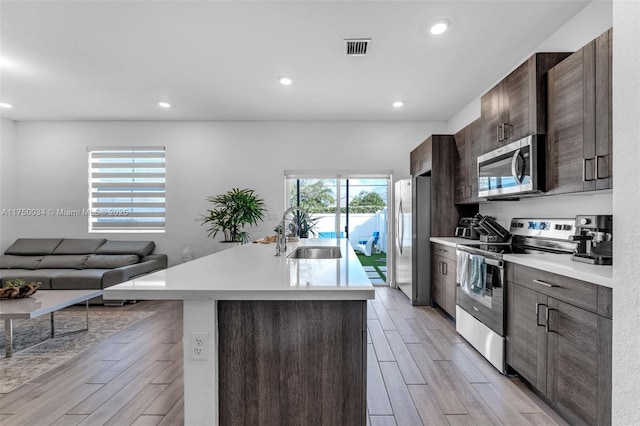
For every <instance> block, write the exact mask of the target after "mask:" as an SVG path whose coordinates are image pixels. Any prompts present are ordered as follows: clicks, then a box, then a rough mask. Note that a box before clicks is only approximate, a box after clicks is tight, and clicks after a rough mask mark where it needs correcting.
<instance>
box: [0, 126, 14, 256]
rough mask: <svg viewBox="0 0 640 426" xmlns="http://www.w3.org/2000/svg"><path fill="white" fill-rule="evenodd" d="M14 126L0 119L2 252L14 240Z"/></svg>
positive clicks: (0, 246) (0, 228) (0, 243)
mask: <svg viewBox="0 0 640 426" xmlns="http://www.w3.org/2000/svg"><path fill="white" fill-rule="evenodd" d="M15 145H16V125H15V123H14V122H13V121H11V120H7V119H6V118H2V119H0V248H2V249H3V250H4V248H5V247H7V246H8V245H9V244H11V243H12V242H13V240H14V239H15V235H16V234H15V218H14V216H12V214H13V212H12V211H11V209H16V208H18V207H19V206H17V205H16V204H15V198H14V194H15V191H14V184H13V182H15V181H16V180H18V179H19V178H18V177H17V176H16V175H15V174H14V171H15V168H14V166H13V159H14V147H15Z"/></svg>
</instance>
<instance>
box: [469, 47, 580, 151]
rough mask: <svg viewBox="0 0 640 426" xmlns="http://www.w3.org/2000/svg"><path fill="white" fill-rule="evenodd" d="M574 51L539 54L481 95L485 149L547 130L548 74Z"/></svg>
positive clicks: (489, 149)
mask: <svg viewBox="0 0 640 426" xmlns="http://www.w3.org/2000/svg"><path fill="white" fill-rule="evenodd" d="M569 55H570V53H536V54H534V55H533V56H531V57H530V58H529V59H527V60H526V61H525V62H524V63H523V64H522V65H520V66H519V67H518V68H516V69H515V70H514V71H513V72H512V73H511V74H509V75H508V76H507V77H506V78H505V79H504V80H502V81H501V82H500V83H498V84H497V85H496V86H495V87H494V88H492V89H491V90H489V92H487V93H486V94H485V95H484V96H482V98H481V119H482V128H483V140H484V150H485V151H491V150H493V149H496V148H499V147H500V146H502V145H505V144H507V143H509V142H514V141H516V140H518V139H521V138H523V137H525V136H527V135H531V134H545V133H546V129H547V116H546V106H547V81H546V73H547V71H548V70H549V69H550V68H551V67H553V66H554V65H556V64H558V63H559V62H561V61H562V60H563V59H565V58H566V57H567V56H569Z"/></svg>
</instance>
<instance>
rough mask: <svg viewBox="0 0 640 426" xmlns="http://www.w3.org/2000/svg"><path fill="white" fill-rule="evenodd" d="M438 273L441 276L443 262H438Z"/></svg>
mask: <svg viewBox="0 0 640 426" xmlns="http://www.w3.org/2000/svg"><path fill="white" fill-rule="evenodd" d="M438 273H439V274H441V273H442V262H441V261H438Z"/></svg>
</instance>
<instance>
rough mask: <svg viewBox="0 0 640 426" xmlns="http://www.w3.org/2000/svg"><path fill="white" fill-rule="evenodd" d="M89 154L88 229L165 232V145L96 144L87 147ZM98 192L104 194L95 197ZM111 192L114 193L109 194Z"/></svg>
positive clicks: (97, 230)
mask: <svg viewBox="0 0 640 426" xmlns="http://www.w3.org/2000/svg"><path fill="white" fill-rule="evenodd" d="M87 154H88V168H89V179H88V187H89V188H88V189H89V190H88V196H89V199H88V206H89V209H88V210H87V216H88V230H89V233H164V232H165V230H166V149H165V147H164V146H108V147H102V146H97V147H96V146H93V147H87ZM101 160H103V161H102V162H101ZM98 164H104V165H111V166H112V167H105V166H103V167H98V166H97V165H98ZM127 164H131V165H133V166H132V167H128V166H127ZM109 175H113V176H109ZM128 179H129V180H130V182H128V181H127V180H128ZM127 184H129V185H127ZM99 193H103V194H104V195H105V196H104V197H100V198H98V197H96V194H99ZM110 193H111V194H112V195H114V196H111V197H109V196H106V195H109V194H110ZM127 194H129V195H131V196H127ZM127 198H129V200H127ZM127 218H129V219H130V220H126V219H127ZM145 218H148V219H147V220H146V221H145V220H144V219H145ZM101 219H102V220H101Z"/></svg>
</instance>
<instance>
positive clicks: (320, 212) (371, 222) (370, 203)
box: [286, 173, 391, 284]
mask: <svg viewBox="0 0 640 426" xmlns="http://www.w3.org/2000/svg"><path fill="white" fill-rule="evenodd" d="M390 178H391V176H390V175H386V174H382V175H372V176H366V175H364V176H363V175H361V174H359V175H357V176H355V175H354V176H349V175H348V174H347V175H345V174H341V175H339V176H327V177H314V176H304V174H298V173H296V174H295V175H293V174H290V175H288V176H287V178H286V187H287V191H288V194H289V197H288V206H299V207H302V208H303V209H305V210H306V211H307V212H308V213H309V214H310V216H311V220H310V224H309V225H310V232H309V237H311V238H348V239H349V242H350V243H351V245H352V247H353V248H354V250H355V251H356V253H357V254H358V258H359V259H360V262H361V263H362V264H363V266H364V268H365V271H367V275H369V278H370V279H371V282H372V283H373V284H385V283H387V256H386V253H387V228H388V222H387V205H388V200H389V183H390Z"/></svg>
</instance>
